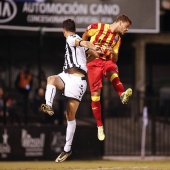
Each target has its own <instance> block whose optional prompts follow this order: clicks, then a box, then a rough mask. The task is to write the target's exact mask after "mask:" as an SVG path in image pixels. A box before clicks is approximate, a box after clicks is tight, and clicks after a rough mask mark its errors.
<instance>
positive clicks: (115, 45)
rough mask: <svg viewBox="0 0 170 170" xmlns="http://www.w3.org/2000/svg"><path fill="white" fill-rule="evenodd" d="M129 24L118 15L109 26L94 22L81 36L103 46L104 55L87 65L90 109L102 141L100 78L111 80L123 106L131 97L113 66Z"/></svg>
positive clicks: (130, 91) (127, 20)
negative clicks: (122, 36)
mask: <svg viewBox="0 0 170 170" xmlns="http://www.w3.org/2000/svg"><path fill="white" fill-rule="evenodd" d="M131 24H132V21H131V20H130V19H129V18H128V17H127V16H126V15H119V16H118V17H117V19H116V21H115V22H113V23H112V24H105V23H93V24H91V25H89V26H88V27H87V28H86V31H85V32H84V33H83V35H82V39H83V40H88V39H89V38H90V42H92V43H93V44H95V45H98V46H100V47H102V48H103V51H104V54H100V55H99V57H98V58H96V59H94V60H92V61H89V63H87V67H88V81H89V86H90V91H91V100H92V103H91V106H92V111H93V114H94V117H95V119H96V122H97V127H98V139H99V140H104V139H105V134H104V128H103V122H102V116H101V103H100V95H101V88H102V77H103V76H104V77H105V78H107V79H108V80H110V82H111V83H112V85H113V87H114V89H115V90H116V91H117V93H118V95H119V96H120V99H121V101H122V103H123V104H126V103H127V102H128V100H129V97H131V95H132V89H131V88H128V89H127V90H126V91H124V86H123V84H122V83H121V81H120V79H119V72H118V67H117V64H116V62H117V60H118V52H119V48H120V44H121V35H123V34H124V33H125V32H126V31H128V29H129V27H130V25H131Z"/></svg>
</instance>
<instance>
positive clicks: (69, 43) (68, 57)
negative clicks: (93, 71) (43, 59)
mask: <svg viewBox="0 0 170 170" xmlns="http://www.w3.org/2000/svg"><path fill="white" fill-rule="evenodd" d="M75 40H79V41H81V40H82V38H81V37H80V36H78V35H77V34H73V35H70V36H68V37H67V39H66V53H65V61H64V66H63V70H64V71H67V69H69V68H73V67H74V68H77V69H81V70H84V71H85V72H87V67H86V54H85V52H86V50H88V48H85V47H80V46H76V45H75Z"/></svg>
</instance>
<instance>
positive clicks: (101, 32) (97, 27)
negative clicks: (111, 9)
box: [86, 23, 121, 59]
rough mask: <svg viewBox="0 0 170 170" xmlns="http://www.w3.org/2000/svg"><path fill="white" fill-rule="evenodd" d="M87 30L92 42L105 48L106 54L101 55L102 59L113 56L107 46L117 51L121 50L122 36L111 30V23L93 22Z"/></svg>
mask: <svg viewBox="0 0 170 170" xmlns="http://www.w3.org/2000/svg"><path fill="white" fill-rule="evenodd" d="M86 31H87V32H88V34H89V35H90V37H91V38H90V42H92V43H93V44H95V45H99V46H101V47H102V48H103V49H104V54H103V55H100V57H101V58H102V59H109V58H110V57H111V53H110V51H109V50H108V49H106V48H107V47H111V48H113V51H114V52H115V53H118V52H119V48H120V44H121V37H120V36H119V34H117V33H114V32H112V31H111V30H110V25H109V24H104V23H93V24H91V25H89V26H88V27H87V28H86Z"/></svg>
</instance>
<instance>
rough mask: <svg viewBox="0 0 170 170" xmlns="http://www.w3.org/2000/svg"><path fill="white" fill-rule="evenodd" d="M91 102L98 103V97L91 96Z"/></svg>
mask: <svg viewBox="0 0 170 170" xmlns="http://www.w3.org/2000/svg"><path fill="white" fill-rule="evenodd" d="M91 100H92V101H93V102H98V101H100V96H91Z"/></svg>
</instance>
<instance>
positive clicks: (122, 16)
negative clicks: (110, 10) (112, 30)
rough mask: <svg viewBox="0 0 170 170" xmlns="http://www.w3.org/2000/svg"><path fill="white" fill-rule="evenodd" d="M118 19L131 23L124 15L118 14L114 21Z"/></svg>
mask: <svg viewBox="0 0 170 170" xmlns="http://www.w3.org/2000/svg"><path fill="white" fill-rule="evenodd" d="M118 21H123V22H129V24H130V25H132V21H131V20H130V19H129V17H128V16H126V15H119V16H118V17H117V19H116V22H118Z"/></svg>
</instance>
